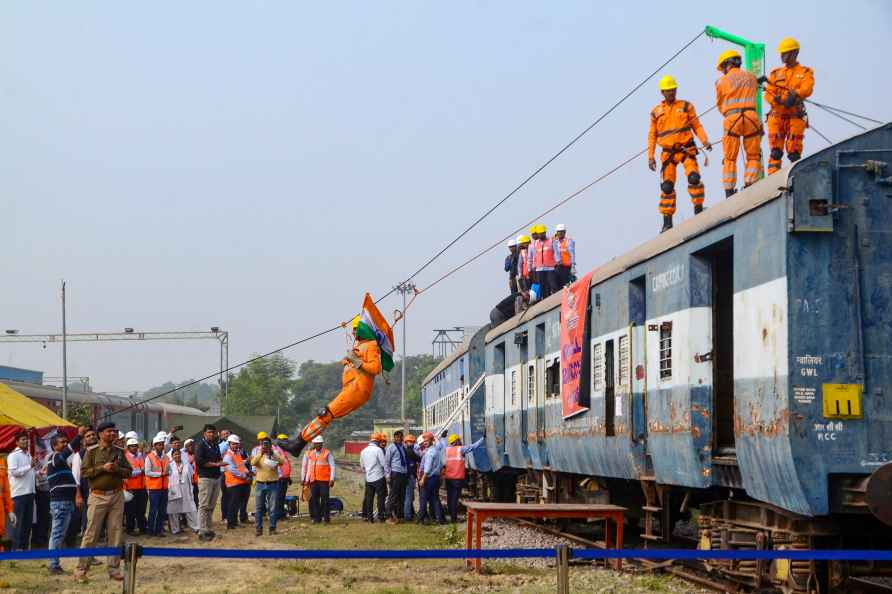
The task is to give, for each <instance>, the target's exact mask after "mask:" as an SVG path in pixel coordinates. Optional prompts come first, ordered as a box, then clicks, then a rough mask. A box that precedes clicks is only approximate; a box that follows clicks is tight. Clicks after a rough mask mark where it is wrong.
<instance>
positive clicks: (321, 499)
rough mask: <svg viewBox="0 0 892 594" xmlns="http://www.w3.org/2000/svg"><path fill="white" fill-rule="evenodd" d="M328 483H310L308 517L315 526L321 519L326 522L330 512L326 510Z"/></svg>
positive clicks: (329, 517)
mask: <svg viewBox="0 0 892 594" xmlns="http://www.w3.org/2000/svg"><path fill="white" fill-rule="evenodd" d="M328 492H329V483H328V481H313V482H312V483H310V517H311V518H313V521H314V522H316V523H317V524H318V523H319V522H321V521H322V520H323V519H324V520H325V521H326V522H328V521H329V520H330V519H331V512H330V510H329V509H328Z"/></svg>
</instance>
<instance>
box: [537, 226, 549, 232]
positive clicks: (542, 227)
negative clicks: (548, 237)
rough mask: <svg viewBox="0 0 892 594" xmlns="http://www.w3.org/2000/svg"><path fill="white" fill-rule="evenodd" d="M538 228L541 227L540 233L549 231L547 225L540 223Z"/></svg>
mask: <svg viewBox="0 0 892 594" xmlns="http://www.w3.org/2000/svg"><path fill="white" fill-rule="evenodd" d="M538 228H539V233H546V232H547V231H548V229H547V228H546V227H545V225H539V226H538Z"/></svg>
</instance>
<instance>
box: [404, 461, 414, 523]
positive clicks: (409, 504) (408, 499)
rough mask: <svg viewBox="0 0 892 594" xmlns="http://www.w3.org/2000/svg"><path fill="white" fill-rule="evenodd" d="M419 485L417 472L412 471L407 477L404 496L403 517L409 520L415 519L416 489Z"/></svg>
mask: <svg viewBox="0 0 892 594" xmlns="http://www.w3.org/2000/svg"><path fill="white" fill-rule="evenodd" d="M417 487H418V483H417V481H416V480H415V473H414V472H410V473H409V475H408V476H407V477H406V490H405V491H404V493H405V495H404V496H403V518H404V519H405V520H408V521H411V520H414V519H415V489H416V488H417Z"/></svg>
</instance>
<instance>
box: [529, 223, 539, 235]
mask: <svg viewBox="0 0 892 594" xmlns="http://www.w3.org/2000/svg"><path fill="white" fill-rule="evenodd" d="M538 232H539V225H533V226H532V227H530V235H535V234H536V233H538Z"/></svg>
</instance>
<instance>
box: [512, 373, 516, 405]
mask: <svg viewBox="0 0 892 594" xmlns="http://www.w3.org/2000/svg"><path fill="white" fill-rule="evenodd" d="M516 400H517V372H516V371H512V372H511V404H514V403H515V402H516Z"/></svg>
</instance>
